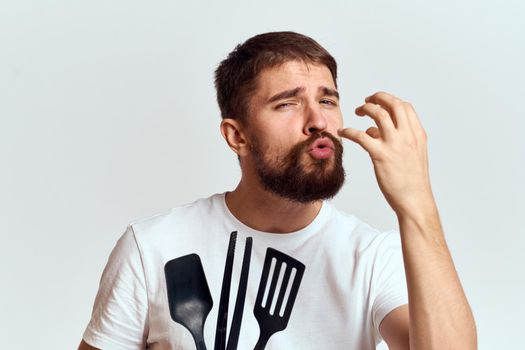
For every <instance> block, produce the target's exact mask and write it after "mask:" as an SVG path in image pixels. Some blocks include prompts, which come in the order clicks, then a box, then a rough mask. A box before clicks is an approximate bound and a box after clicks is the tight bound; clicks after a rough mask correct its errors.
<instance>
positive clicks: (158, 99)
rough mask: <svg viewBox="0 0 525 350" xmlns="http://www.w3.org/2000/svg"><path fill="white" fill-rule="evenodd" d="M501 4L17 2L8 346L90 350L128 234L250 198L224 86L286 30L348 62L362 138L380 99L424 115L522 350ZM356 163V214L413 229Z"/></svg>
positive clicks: (511, 21)
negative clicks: (209, 200)
mask: <svg viewBox="0 0 525 350" xmlns="http://www.w3.org/2000/svg"><path fill="white" fill-rule="evenodd" d="M495 3H496V2H494V1H492V2H488V1H485V2H480V1H474V0H470V1H460V2H458V1H453V0H446V1H439V2H438V1H435V2H432V3H430V2H427V3H425V4H423V3H422V2H416V1H403V2H401V1H399V2H395V1H382V2H381V1H361V2H357V1H347V2H343V1H341V2H335V1H324V2H322V1H311V2H305V1H291V2H281V1H258V2H252V3H249V2H248V1H220V2H214V3H211V2H210V3H204V2H202V1H194V2H191V3H190V2H187V1H184V2H182V1H180V2H178V1H175V0H171V1H151V2H146V1H129V0H127V1H122V0H118V1H101V0H96V1H93V0H90V1H65V0H56V1H36V0H35V1H26V0H23V1H14V0H12V1H7V2H6V1H2V6H1V7H0V101H1V102H0V116H1V125H0V142H1V145H0V146H1V147H0V156H1V158H0V159H1V164H2V168H1V172H0V180H1V181H0V213H1V214H0V215H1V223H2V229H1V235H2V236H1V244H0V259H1V261H0V278H1V279H0V280H1V292H0V293H1V299H0V339H2V348H4V349H33V348H35V349H36V348H41V349H71V348H76V346H77V344H78V342H79V341H80V338H81V335H82V332H83V329H84V327H85V326H86V324H87V322H88V319H89V315H90V311H91V306H92V303H93V299H94V297H95V293H96V291H97V287H98V279H99V277H100V274H101V271H102V269H103V266H104V265H105V262H106V259H107V257H108V254H109V252H110V250H111V249H112V247H113V245H114V244H115V242H116V240H117V238H118V237H119V236H120V234H121V233H122V232H123V231H124V229H125V226H126V224H127V223H128V222H130V221H133V220H136V219H141V218H145V217H148V216H150V215H152V214H155V213H157V212H160V211H164V210H166V209H168V208H170V207H173V206H175V205H178V204H183V203H186V202H190V201H192V200H194V199H196V198H198V197H204V196H208V195H209V194H212V193H215V192H222V191H225V190H230V189H233V188H234V186H235V185H236V183H237V181H238V179H239V169H238V165H237V162H236V159H235V157H234V156H233V154H232V153H231V152H230V150H229V149H228V148H227V147H226V144H225V142H223V140H222V138H221V136H220V133H219V129H218V126H219V122H220V119H219V111H218V108H217V106H216V103H215V92H214V88H213V84H212V73H213V70H214V68H215V67H216V65H217V64H218V62H219V61H220V60H221V59H222V58H224V57H225V55H226V54H227V53H228V52H229V51H230V50H231V49H232V48H233V47H234V46H235V45H236V44H237V43H239V42H241V41H243V40H245V39H247V38H248V37H249V36H251V35H254V34H256V33H260V32H265V31H273V30H295V31H299V32H303V33H305V34H308V35H311V36H313V37H314V38H315V39H317V40H318V41H319V42H320V43H321V44H322V45H324V46H325V47H326V48H327V49H328V50H329V51H331V52H332V54H333V55H334V56H335V57H336V59H337V60H338V62H339V65H340V80H339V85H340V92H341V95H342V108H343V112H344V114H345V123H346V125H348V126H350V125H354V126H356V125H357V126H358V127H361V128H366V127H368V126H369V125H371V122H370V121H369V120H362V119H359V120H358V119H357V118H356V117H355V115H354V114H353V110H354V108H355V107H356V106H357V105H358V104H360V103H361V102H362V100H363V98H364V97H365V96H367V95H368V94H371V93H373V92H374V91H377V90H385V91H389V92H391V93H393V94H395V95H398V96H400V97H402V98H404V99H407V100H409V101H411V102H412V103H413V104H414V105H415V107H416V109H417V111H418V113H419V115H420V118H421V120H422V122H423V125H424V126H425V128H426V130H427V132H428V134H429V152H430V166H431V173H432V179H433V188H434V192H435V195H436V198H437V201H438V204H439V206H440V209H441V216H442V221H443V225H444V227H445V230H446V235H447V239H448V242H449V245H450V249H451V251H452V253H453V256H454V259H455V262H456V266H457V269H458V272H459V274H460V277H461V280H462V282H463V285H464V288H465V291H466V293H467V295H468V298H469V300H470V303H471V305H472V308H473V310H474V313H475V316H476V320H477V324H478V332H479V343H480V349H517V348H522V347H523V345H522V344H523V341H522V340H521V339H520V338H521V336H522V334H523V326H524V322H523V321H522V317H523V314H524V312H525V308H524V302H523V296H524V295H525V288H524V274H523V272H522V270H523V266H524V265H525V264H524V259H523V257H522V253H521V252H522V250H523V248H522V246H523V245H524V243H525V239H524V234H525V230H524V228H523V227H524V225H523V217H524V213H523V209H524V206H523V198H524V195H525V190H524V185H523V179H525V176H524V175H525V170H524V169H525V168H524V165H523V162H524V159H525V157H524V156H525V143H524V140H523V138H522V134H523V130H524V128H525V122H524V117H525V115H524V113H523V101H524V95H525V90H524V86H525V79H524V75H525V74H524V69H523V62H525V47H524V46H525V45H524V43H525V40H524V33H525V25H524V23H525V21H524V20H523V18H525V11H524V5H523V2H519V1H517V0H516V1H505V2H500V3H499V4H497V5H495ZM345 165H346V168H347V171H348V173H349V179H348V183H347V185H346V186H345V187H344V189H343V190H342V192H341V194H340V195H339V196H338V197H337V199H336V200H335V201H336V204H337V205H338V206H339V207H340V208H342V209H344V210H346V211H348V212H352V213H354V214H356V215H357V216H359V217H361V218H362V219H364V220H366V221H368V222H369V223H371V224H373V225H375V226H377V227H379V228H383V229H388V228H396V222H395V218H394V215H393V213H392V211H391V210H390V209H389V207H388V206H387V204H386V202H385V201H384V199H383V197H382V195H381V194H380V192H379V190H378V187H377V185H376V182H375V178H374V175H373V171H372V168H371V163H370V161H369V159H368V156H367V155H366V154H365V153H364V151H362V150H361V149H360V148H359V147H358V146H355V145H352V144H351V143H350V142H346V156H345ZM451 312H453V310H451Z"/></svg>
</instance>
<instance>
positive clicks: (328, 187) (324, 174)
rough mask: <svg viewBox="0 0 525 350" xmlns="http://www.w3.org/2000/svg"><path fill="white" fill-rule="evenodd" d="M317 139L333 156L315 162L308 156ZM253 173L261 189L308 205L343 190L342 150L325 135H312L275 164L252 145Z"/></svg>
mask: <svg viewBox="0 0 525 350" xmlns="http://www.w3.org/2000/svg"><path fill="white" fill-rule="evenodd" d="M321 137H327V138H329V139H330V140H332V142H333V144H334V154H333V155H332V156H331V157H329V158H326V159H315V158H313V157H311V156H310V155H309V154H308V149H309V147H310V145H311V144H312V143H313V142H314V141H315V140H317V139H318V138H321ZM251 150H252V155H253V159H254V163H255V171H256V174H257V176H258V177H259V180H260V182H261V184H262V185H263V187H264V188H265V189H266V190H267V191H270V192H272V193H274V194H276V195H278V196H280V197H283V198H286V199H289V200H291V201H295V202H299V203H309V202H313V201H317V200H324V199H330V198H332V197H334V196H335V195H336V194H337V192H339V190H340V189H341V187H342V186H343V183H344V181H345V171H344V168H343V146H342V145H341V142H340V141H339V140H338V139H337V138H335V137H334V136H333V135H332V134H330V133H328V132H324V131H323V132H321V133H316V134H313V135H312V136H310V137H309V138H308V139H307V140H305V141H302V142H300V143H298V144H296V145H295V146H294V147H292V149H291V150H290V151H289V152H288V153H287V154H286V155H285V156H284V158H282V160H280V161H277V164H276V165H274V164H270V162H268V161H267V160H266V159H265V157H264V156H265V155H264V152H263V150H262V147H261V146H260V145H259V144H258V143H257V142H256V141H255V142H254V143H253V144H252V147H251Z"/></svg>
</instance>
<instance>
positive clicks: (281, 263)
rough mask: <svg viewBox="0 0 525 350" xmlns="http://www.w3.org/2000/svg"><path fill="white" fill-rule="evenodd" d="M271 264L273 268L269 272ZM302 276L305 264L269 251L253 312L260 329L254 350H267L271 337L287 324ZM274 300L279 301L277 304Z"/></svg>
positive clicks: (278, 252) (277, 252) (269, 249)
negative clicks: (280, 277)
mask: <svg viewBox="0 0 525 350" xmlns="http://www.w3.org/2000/svg"><path fill="white" fill-rule="evenodd" d="M272 265H273V269H272V271H270V270H271V267H272ZM281 270H284V274H283V277H282V280H281V283H280V285H279V288H277V283H278V282H279V281H278V280H279V275H280V274H281ZM270 272H271V274H270ZM303 273H304V264H303V263H301V262H300V261H298V260H296V259H294V258H292V257H291V256H288V255H286V254H284V253H282V252H280V251H278V250H276V249H273V248H268V249H267V250H266V257H265V258H264V265H263V272H262V275H261V281H260V282H259V290H258V291H257V298H256V300H255V307H254V309H253V313H254V314H255V318H256V319H257V322H258V323H259V329H260V335H259V340H258V341H257V344H256V345H255V348H254V350H262V349H264V348H265V347H266V343H267V342H268V340H269V339H270V337H271V336H272V335H273V334H274V333H276V332H279V331H282V330H283V329H285V328H286V326H287V325H288V321H289V319H290V315H291V313H292V309H293V304H294V302H295V298H296V297H297V292H298V291H299V285H300V284H301V280H302V278H303ZM268 284H269V286H268ZM275 298H277V300H275V301H274V299H275Z"/></svg>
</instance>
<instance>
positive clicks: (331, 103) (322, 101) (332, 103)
mask: <svg viewBox="0 0 525 350" xmlns="http://www.w3.org/2000/svg"><path fill="white" fill-rule="evenodd" d="M320 103H321V104H325V105H330V106H337V103H336V102H335V101H332V100H321V101H320Z"/></svg>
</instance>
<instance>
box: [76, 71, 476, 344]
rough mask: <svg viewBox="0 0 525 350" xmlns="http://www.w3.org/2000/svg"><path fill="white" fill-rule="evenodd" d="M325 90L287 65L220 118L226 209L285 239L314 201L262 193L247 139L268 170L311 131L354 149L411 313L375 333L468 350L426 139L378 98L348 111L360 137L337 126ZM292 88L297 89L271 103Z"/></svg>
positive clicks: (469, 330)
mask: <svg viewBox="0 0 525 350" xmlns="http://www.w3.org/2000/svg"><path fill="white" fill-rule="evenodd" d="M297 88H299V89H297ZM327 88H328V91H329V92H330V91H335V90H336V87H335V84H334V82H333V79H332V76H331V74H330V72H329V70H328V69H327V68H326V67H325V66H320V65H315V64H305V63H303V62H297V61H291V62H287V63H285V64H283V65H281V66H278V67H274V68H270V69H267V70H265V71H263V72H261V74H260V75H259V78H258V89H257V92H256V93H255V95H254V96H253V97H252V100H251V103H250V116H249V122H248V123H246V124H243V123H240V122H239V121H238V120H235V119H230V118H226V119H223V121H222V123H221V133H222V135H223V136H224V138H225V140H226V142H227V143H228V145H229V147H230V148H231V149H232V150H233V151H234V152H235V153H236V154H237V155H239V157H240V160H241V170H242V177H241V180H240V182H239V184H238V186H237V187H236V189H235V190H234V191H232V192H229V193H227V195H226V204H227V205H228V207H229V209H230V211H231V212H232V213H233V215H235V216H236V217H237V218H238V219H239V220H240V221H242V222H243V223H245V224H246V225H248V226H250V227H252V228H254V229H257V230H260V231H266V232H275V233H283V234H285V233H288V232H293V231H297V230H299V229H301V228H304V227H306V226H307V225H308V224H310V223H311V222H312V221H313V219H314V218H315V216H316V215H317V213H318V212H319V210H320V208H321V205H322V203H321V202H320V201H316V202H312V203H307V204H301V203H295V202H291V201H289V200H285V199H283V198H281V197H279V196H276V195H274V194H273V193H270V192H268V191H266V190H265V189H264V188H263V187H262V185H261V184H260V182H259V179H258V177H257V176H256V174H255V172H254V165H253V159H252V158H251V151H250V144H251V140H253V139H254V137H257V139H258V140H259V143H261V144H262V145H263V146H264V148H263V149H265V150H266V153H265V154H266V157H267V158H266V160H267V161H269V162H270V164H277V163H278V160H279V159H281V158H282V157H283V156H284V155H285V154H286V152H287V151H288V150H289V149H290V148H291V147H292V146H293V145H295V144H296V143H298V142H300V141H303V140H305V139H307V138H308V137H309V136H310V135H311V134H312V133H314V132H319V131H327V132H330V133H332V134H333V135H339V137H342V138H345V139H348V140H351V141H353V142H356V143H358V144H359V145H361V146H362V147H363V149H364V150H365V151H366V152H368V153H369V155H370V157H371V159H372V162H373V166H374V171H375V174H376V178H377V181H378V183H379V187H380V189H381V191H382V192H383V194H384V196H385V198H386V200H387V201H388V203H389V204H390V206H391V207H392V209H393V210H394V212H395V213H396V215H397V218H398V221H399V229H400V233H401V242H402V248H403V259H404V263H405V271H406V277H407V287H408V294H409V305H410V307H408V305H404V306H401V307H398V308H396V309H395V310H393V311H392V312H390V313H389V314H388V315H387V316H386V317H385V318H384V319H383V321H382V323H381V325H380V332H381V335H382V336H383V338H384V340H385V342H386V343H387V344H388V347H389V349H393V350H402V349H418V350H419V349H461V350H469V349H476V348H477V344H476V327H475V324H474V318H473V316H472V312H471V310H470V307H469V305H468V302H467V299H466V297H465V295H464V293H463V289H462V287H461V284H460V281H459V278H458V276H457V273H456V271H455V268H454V264H453V262H452V258H451V256H450V253H449V250H448V248H447V246H446V242H445V238H444V235H443V230H442V228H441V224H440V220H439V214H438V210H437V206H436V203H435V201H434V198H433V195H432V190H431V186H430V177H429V173H428V161H427V148H426V142H427V136H426V133H425V131H424V130H423V128H422V127H421V124H420V122H419V120H418V117H417V114H416V112H415V110H414V108H413V107H412V106H411V105H410V104H409V103H407V102H404V101H402V100H400V99H398V98H396V97H394V96H392V95H390V94H387V93H385V92H378V93H375V94H374V95H372V96H370V97H367V98H366V99H365V103H364V104H363V105H361V106H359V107H358V108H357V109H356V114H357V115H358V116H361V117H364V116H368V117H370V118H371V119H372V120H373V121H374V122H375V124H376V125H375V126H374V127H371V128H369V129H368V130H366V131H360V130H356V129H353V128H343V123H342V113H341V110H340V108H339V99H338V98H337V96H334V94H333V93H327ZM292 90H298V92H297V93H295V94H293V95H292V96H290V94H288V96H285V97H283V98H279V99H272V97H274V96H276V95H279V94H280V93H282V92H284V91H292ZM301 161H302V162H303V165H304V166H306V167H308V166H309V164H310V163H311V162H312V161H313V159H312V158H311V157H310V156H309V155H308V154H305V155H304V156H303V157H302V158H301ZM451 310H453V312H451ZM91 349H95V348H93V347H91V346H89V345H88V344H86V343H85V342H84V341H82V343H81V344H80V346H79V350H91Z"/></svg>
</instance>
